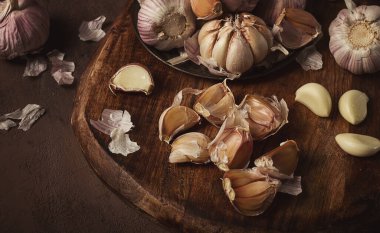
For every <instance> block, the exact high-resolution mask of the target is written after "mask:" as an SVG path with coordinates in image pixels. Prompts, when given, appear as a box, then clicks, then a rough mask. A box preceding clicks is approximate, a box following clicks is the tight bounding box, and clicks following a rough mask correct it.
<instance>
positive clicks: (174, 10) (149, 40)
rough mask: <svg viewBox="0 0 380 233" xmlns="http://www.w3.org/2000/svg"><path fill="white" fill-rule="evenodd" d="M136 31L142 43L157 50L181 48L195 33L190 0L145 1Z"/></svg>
mask: <svg viewBox="0 0 380 233" xmlns="http://www.w3.org/2000/svg"><path fill="white" fill-rule="evenodd" d="M137 29H138V31H139V34H140V37H141V39H142V40H143V41H144V43H146V44H148V45H152V46H154V47H155V48H156V49H158V50H164V51H167V50H170V49H173V48H179V47H183V42H184V40H185V39H187V38H189V37H190V36H191V35H192V34H193V33H194V31H195V16H194V14H193V12H192V10H191V6H190V0H181V1H178V0H145V1H143V2H142V3H141V8H140V11H139V13H138V21H137Z"/></svg>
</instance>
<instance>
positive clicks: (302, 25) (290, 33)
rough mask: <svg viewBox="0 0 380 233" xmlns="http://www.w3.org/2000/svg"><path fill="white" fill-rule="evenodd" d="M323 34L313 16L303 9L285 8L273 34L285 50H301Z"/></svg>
mask: <svg viewBox="0 0 380 233" xmlns="http://www.w3.org/2000/svg"><path fill="white" fill-rule="evenodd" d="M321 33H322V30H321V25H320V24H319V23H318V21H317V20H316V19H315V18H314V16H313V15H312V14H310V13H309V12H307V11H304V10H302V9H295V8H285V9H284V10H283V11H282V13H281V14H280V16H279V17H278V19H277V21H276V23H275V25H274V26H273V34H274V35H275V36H276V38H277V39H278V40H279V41H280V42H281V44H282V45H284V46H285V48H288V49H298V48H301V47H303V46H305V45H307V44H308V43H310V42H311V41H313V40H314V39H315V38H317V37H318V36H319V35H320V34H321Z"/></svg>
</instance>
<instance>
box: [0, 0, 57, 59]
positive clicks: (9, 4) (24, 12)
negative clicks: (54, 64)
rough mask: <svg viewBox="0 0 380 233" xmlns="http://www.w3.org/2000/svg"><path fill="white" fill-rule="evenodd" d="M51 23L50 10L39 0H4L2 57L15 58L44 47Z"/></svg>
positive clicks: (0, 32) (0, 25) (1, 6)
mask: <svg viewBox="0 0 380 233" xmlns="http://www.w3.org/2000/svg"><path fill="white" fill-rule="evenodd" d="M49 27H50V22H49V14H48V12H47V10H46V8H45V7H44V6H42V5H40V4H39V2H38V1H36V0H19V1H17V0H4V1H0V58H6V59H13V58H15V57H18V56H22V55H25V54H27V53H30V52H33V51H35V50H38V49H40V48H41V47H42V45H43V44H44V43H45V42H46V40H47V39H48V36H49Z"/></svg>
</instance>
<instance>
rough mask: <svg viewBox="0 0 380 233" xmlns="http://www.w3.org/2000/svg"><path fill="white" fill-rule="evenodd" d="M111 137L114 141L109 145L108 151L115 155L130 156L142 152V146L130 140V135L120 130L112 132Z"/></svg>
mask: <svg viewBox="0 0 380 233" xmlns="http://www.w3.org/2000/svg"><path fill="white" fill-rule="evenodd" d="M110 137H111V139H112V141H111V142H110V144H109V145H108V149H109V150H110V151H111V152H112V153H114V154H121V155H124V156H128V155H129V154H132V153H135V152H136V151H138V150H140V146H139V145H138V144H137V143H136V142H133V141H132V140H131V139H130V138H129V135H128V134H126V133H125V132H124V130H122V129H120V128H116V129H114V130H112V132H111V134H110Z"/></svg>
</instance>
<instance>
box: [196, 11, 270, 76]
mask: <svg viewBox="0 0 380 233" xmlns="http://www.w3.org/2000/svg"><path fill="white" fill-rule="evenodd" d="M198 42H199V46H200V58H201V59H200V61H201V63H202V64H204V65H205V66H207V67H213V68H214V69H216V70H223V71H226V72H227V73H230V74H236V75H237V76H239V75H240V74H241V73H243V72H245V71H247V70H249V69H250V68H251V67H252V66H253V65H255V64H258V63H260V62H262V61H263V60H264V59H265V58H266V56H267V55H268V53H269V51H270V49H271V47H272V45H273V36H272V33H271V32H270V30H269V29H268V27H267V26H266V25H265V22H264V21H263V20H262V19H260V18H259V17H256V16H254V15H251V14H248V13H241V14H237V15H235V16H234V17H227V18H225V19H223V20H213V21H209V22H207V23H206V24H205V25H203V27H202V28H201V30H200V32H199V35H198Z"/></svg>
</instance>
